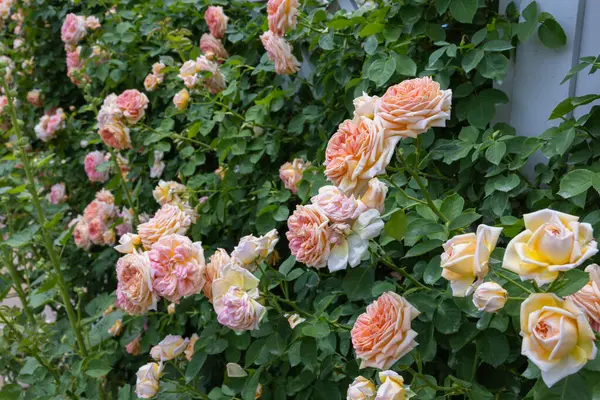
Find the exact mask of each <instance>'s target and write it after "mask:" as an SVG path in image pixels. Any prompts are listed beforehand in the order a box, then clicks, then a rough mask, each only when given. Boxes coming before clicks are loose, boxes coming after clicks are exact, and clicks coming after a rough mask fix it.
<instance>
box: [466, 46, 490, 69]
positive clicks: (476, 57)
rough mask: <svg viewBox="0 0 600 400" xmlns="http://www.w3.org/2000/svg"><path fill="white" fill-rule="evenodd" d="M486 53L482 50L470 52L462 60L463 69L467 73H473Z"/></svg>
mask: <svg viewBox="0 0 600 400" xmlns="http://www.w3.org/2000/svg"><path fill="white" fill-rule="evenodd" d="M484 55H485V52H484V51H483V50H481V49H473V50H471V51H469V52H468V53H467V54H465V56H464V57H463V59H462V67H463V69H464V70H465V72H471V71H472V70H473V69H475V68H476V67H477V65H479V62H480V61H481V60H482V59H483V56H484Z"/></svg>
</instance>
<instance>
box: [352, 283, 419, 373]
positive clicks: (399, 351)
mask: <svg viewBox="0 0 600 400" xmlns="http://www.w3.org/2000/svg"><path fill="white" fill-rule="evenodd" d="M418 315H419V311H417V309H416V308H414V307H413V306H412V305H411V304H410V303H409V302H408V301H406V299H405V298H404V297H402V296H400V295H398V294H396V293H394V292H386V293H384V294H382V295H381V296H380V297H379V298H378V299H377V300H375V301H374V302H373V303H371V304H370V305H368V306H367V311H366V312H365V313H363V314H361V315H360V316H359V317H358V319H357V320H356V322H355V323H354V327H352V331H351V336H352V345H353V346H354V350H355V351H356V356H357V357H358V358H360V360H361V364H360V368H366V367H373V368H379V369H389V368H390V367H391V366H392V365H393V364H394V363H395V362H396V361H398V360H399V359H400V358H402V357H403V356H404V355H405V354H407V353H408V352H409V351H411V350H412V349H413V348H414V347H415V346H416V345H417V343H416V342H415V340H414V339H415V337H416V336H417V333H416V332H415V331H413V330H412V329H411V321H412V320H413V319H415V318H416V317H417V316H418Z"/></svg>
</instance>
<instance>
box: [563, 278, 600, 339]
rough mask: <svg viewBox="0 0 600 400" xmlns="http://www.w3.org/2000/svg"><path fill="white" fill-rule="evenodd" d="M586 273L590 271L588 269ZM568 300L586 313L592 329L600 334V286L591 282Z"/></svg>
mask: <svg viewBox="0 0 600 400" xmlns="http://www.w3.org/2000/svg"><path fill="white" fill-rule="evenodd" d="M586 271H588V269H587V268H586ZM567 298H568V299H571V300H572V301H573V303H575V305H576V306H577V307H579V309H580V310H581V311H583V312H584V314H585V315H586V316H587V318H588V321H589V322H590V325H591V327H592V329H593V330H595V331H596V332H599V333H600V286H598V284H597V283H596V282H594V281H593V280H590V281H589V282H588V284H587V285H585V286H584V287H582V288H581V289H579V291H578V292H576V293H573V294H572V295H570V296H567Z"/></svg>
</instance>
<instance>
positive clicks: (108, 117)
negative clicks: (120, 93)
mask: <svg viewBox="0 0 600 400" xmlns="http://www.w3.org/2000/svg"><path fill="white" fill-rule="evenodd" d="M117 98H118V97H117V95H116V94H114V93H111V94H109V95H108V96H106V98H105V99H104V102H103V103H102V107H100V111H99V112H98V127H99V128H102V127H103V126H104V124H107V123H109V122H113V121H115V120H119V119H121V118H123V112H122V111H121V109H120V108H119V106H117Z"/></svg>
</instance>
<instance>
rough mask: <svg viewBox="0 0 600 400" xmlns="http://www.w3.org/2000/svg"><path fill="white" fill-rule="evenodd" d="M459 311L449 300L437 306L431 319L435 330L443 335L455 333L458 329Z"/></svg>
mask: <svg viewBox="0 0 600 400" xmlns="http://www.w3.org/2000/svg"><path fill="white" fill-rule="evenodd" d="M461 318H462V316H461V311H460V309H459V308H458V307H457V306H456V304H454V302H453V301H452V300H450V299H448V300H444V301H443V302H442V304H440V305H439V307H438V308H437V311H436V313H435V317H434V318H433V323H434V325H435V329H437V330H438V331H439V332H441V333H443V334H444V335H449V334H451V333H455V332H457V331H458V329H459V328H460V324H461Z"/></svg>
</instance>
